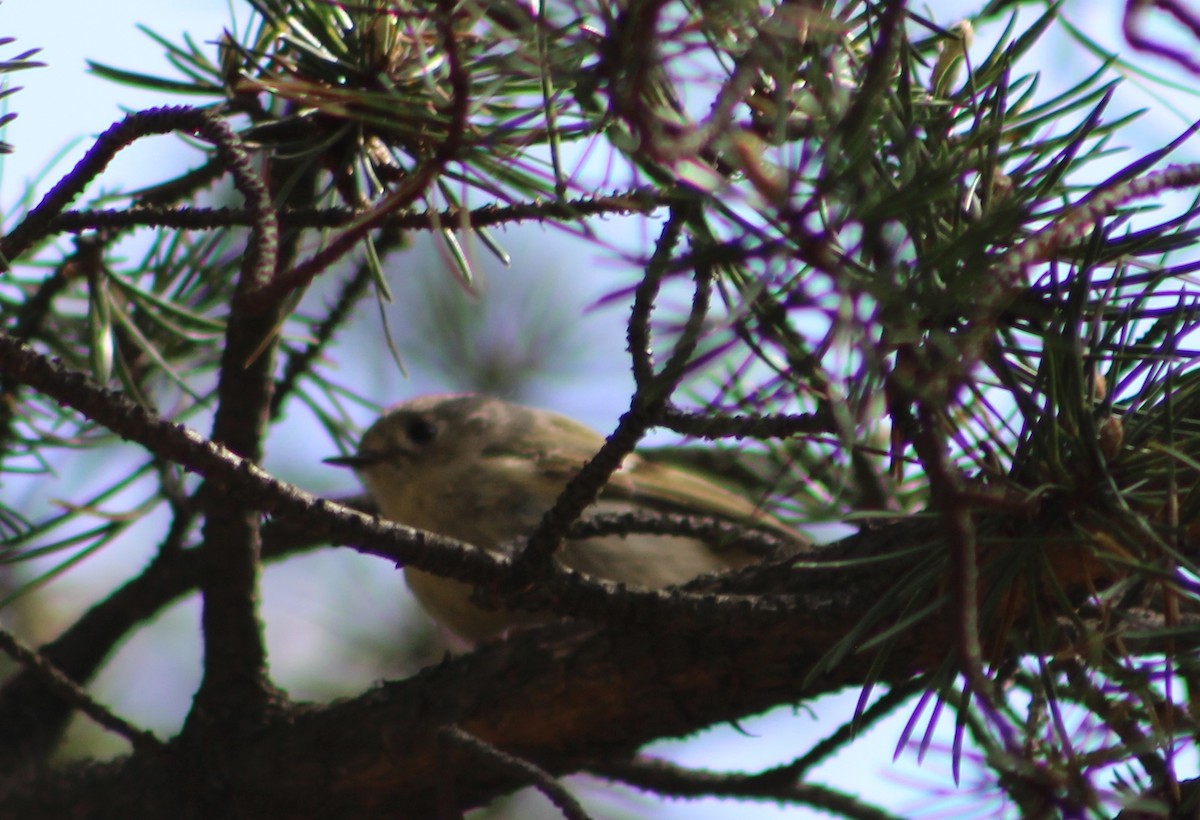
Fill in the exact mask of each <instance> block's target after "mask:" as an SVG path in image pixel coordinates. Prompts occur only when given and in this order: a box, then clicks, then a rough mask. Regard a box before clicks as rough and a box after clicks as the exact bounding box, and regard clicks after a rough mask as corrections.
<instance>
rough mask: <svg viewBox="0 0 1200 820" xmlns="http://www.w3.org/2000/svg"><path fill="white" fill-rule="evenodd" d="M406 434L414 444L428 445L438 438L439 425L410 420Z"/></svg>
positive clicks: (421, 420)
mask: <svg viewBox="0 0 1200 820" xmlns="http://www.w3.org/2000/svg"><path fill="white" fill-rule="evenodd" d="M404 434H405V435H406V436H408V440H409V441H411V442H412V443H413V444H428V443H429V442H431V441H433V439H434V438H435V437H436V436H437V425H435V424H434V423H433V422H431V421H428V420H427V419H421V418H416V419H410V420H409V422H408V424H407V425H406V426H405V428H404Z"/></svg>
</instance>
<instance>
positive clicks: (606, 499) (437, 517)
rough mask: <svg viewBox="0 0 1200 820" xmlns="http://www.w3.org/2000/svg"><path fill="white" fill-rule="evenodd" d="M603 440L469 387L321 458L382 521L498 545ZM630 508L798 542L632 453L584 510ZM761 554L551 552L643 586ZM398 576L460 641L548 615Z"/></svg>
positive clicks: (570, 546)
mask: <svg viewBox="0 0 1200 820" xmlns="http://www.w3.org/2000/svg"><path fill="white" fill-rule="evenodd" d="M603 444H604V437H603V436H602V435H600V433H598V432H596V431H595V430H593V429H591V428H590V427H588V426H586V425H584V424H582V423H580V422H578V421H575V420H574V419H571V418H569V417H568V416H564V415H562V414H559V413H555V412H552V411H549V410H542V409H538V408H533V407H526V406H523V405H519V404H514V403H511V402H508V401H505V400H503V399H499V398H495V397H491V396H485V395H479V394H439V395H427V396H420V397H417V398H413V399H410V400H408V401H405V402H402V403H400V404H397V405H395V406H393V407H391V408H389V409H387V410H386V411H385V412H384V413H383V415H382V416H381V417H380V418H379V419H378V420H377V421H375V423H374V424H372V425H371V426H370V427H369V428H368V429H367V431H366V432H365V433H364V434H363V437H362V440H361V442H360V443H359V446H358V450H357V452H356V453H355V454H354V455H350V456H339V457H334V458H331V459H326V462H327V463H331V464H334V465H337V466H344V467H351V468H353V469H354V471H355V473H356V474H357V475H358V477H359V479H360V481H361V482H362V483H363V485H364V486H365V488H366V490H367V492H368V494H369V495H370V496H371V498H372V500H373V501H374V502H375V504H376V505H377V506H378V508H379V511H380V513H382V515H383V516H384V517H386V518H389V519H391V520H393V521H397V522H399V523H402V524H406V525H408V526H410V527H414V528H417V529H421V530H426V531H428V532H433V533H437V534H439V535H443V536H447V537H449V538H454V539H457V540H460V541H465V542H468V543H470V544H473V545H474V546H476V547H479V548H481V549H484V550H488V551H492V552H504V551H506V550H510V549H511V548H512V545H513V544H514V543H519V541H517V539H519V538H521V537H522V536H528V535H529V534H531V533H532V532H533V530H534V529H535V528H536V527H537V525H538V523H539V522H540V521H541V519H542V517H543V515H544V514H545V513H546V512H547V511H548V510H549V509H550V508H551V507H552V506H553V505H554V503H555V501H556V499H557V498H558V496H559V494H560V493H561V492H562V490H563V488H564V487H565V486H566V485H567V482H568V481H570V480H571V478H572V477H574V475H575V474H576V473H578V471H579V470H580V469H581V468H582V467H583V465H584V464H585V463H586V462H587V461H588V460H589V459H590V458H591V457H592V456H594V455H595V454H596V453H597V451H599V449H600V448H601V446H602V445H603ZM639 511H658V512H671V513H683V514H690V515H700V516H709V517H715V518H719V519H723V520H726V521H729V522H733V523H738V524H743V525H745V526H747V527H750V528H754V529H759V530H764V531H766V532H768V533H770V534H772V535H774V536H776V538H777V539H779V540H780V541H781V542H782V543H784V544H785V545H787V547H786V548H785V551H786V552H794V551H799V550H801V549H803V548H805V547H806V546H808V541H807V539H806V538H805V537H804V536H803V535H802V534H801V533H799V532H797V531H796V530H794V529H792V528H790V527H788V526H786V525H785V524H783V523H782V522H780V521H779V520H777V519H776V518H774V517H773V516H771V515H769V514H768V513H766V512H765V511H763V510H762V509H760V508H759V506H757V505H755V504H754V503H753V502H751V501H750V500H749V499H747V498H745V497H743V496H740V495H737V494H735V493H733V492H730V491H729V490H727V489H725V488H723V487H721V486H719V485H718V484H716V483H714V482H713V481H710V480H709V479H707V478H705V477H703V476H701V475H700V474H698V473H695V472H692V471H689V470H686V469H682V468H680V467H675V466H671V465H669V464H664V463H659V462H656V461H654V460H652V459H650V458H644V457H642V456H640V455H638V454H636V453H634V454H630V455H629V456H627V457H626V458H625V459H624V460H623V462H622V464H621V466H620V468H619V469H617V470H616V471H615V472H614V473H613V475H612V477H611V479H610V480H609V482H608V483H607V484H606V485H605V487H604V488H603V490H602V492H601V494H600V497H599V500H598V501H597V503H596V504H594V505H593V506H591V507H590V508H588V509H587V510H586V511H585V513H584V517H585V518H587V517H590V516H593V515H597V514H604V513H629V512H639ZM762 557H763V556H762V555H761V554H759V555H756V554H752V553H750V552H748V551H746V550H745V549H743V548H724V547H723V546H722V545H721V544H713V543H706V542H705V541H703V540H701V539H698V538H694V537H690V536H674V535H653V534H628V535H607V536H599V537H592V538H584V539H578V540H570V541H567V542H566V543H565V544H563V545H562V547H560V549H559V551H558V552H557V553H556V558H557V559H558V560H559V561H561V562H562V564H564V565H565V566H567V567H569V568H571V569H573V570H577V571H579V572H582V573H585V574H587V575H591V576H595V577H597V578H602V579H607V580H610V581H617V582H624V583H627V584H638V585H641V586H643V587H650V588H663V587H668V586H672V585H675V584H682V583H686V582H687V581H690V580H692V579H694V578H697V577H699V576H701V575H705V574H707V573H711V572H717V571H721V570H728V569H735V568H740V567H744V566H747V565H749V564H751V563H754V562H756V561H758V560H761V559H762ZM404 574H405V580H406V581H407V583H408V586H409V588H410V589H411V590H412V592H413V594H414V596H415V597H416V599H417V601H418V602H419V603H420V604H421V606H422V607H423V608H424V609H425V610H426V612H428V613H429V614H430V615H431V616H432V617H433V619H434V620H435V621H437V622H438V623H440V624H441V625H442V626H444V627H446V628H447V629H449V630H450V631H451V632H453V633H454V634H456V635H458V636H459V637H460V638H462V639H464V640H466V641H467V642H469V643H472V644H475V643H478V642H480V641H482V640H485V639H488V638H492V637H495V636H497V635H500V634H503V633H506V632H508V631H509V630H510V629H512V628H514V627H517V626H522V625H527V624H533V623H540V622H545V621H547V620H549V619H551V618H553V617H554V616H553V615H551V614H549V613H544V612H543V613H538V612H533V613H530V612H517V611H513V610H491V609H485V608H483V607H480V606H479V605H477V604H475V603H474V602H472V601H471V587H470V586H469V585H468V584H465V583H462V582H460V581H456V580H453V579H449V578H442V577H439V576H437V575H433V574H431V573H428V572H425V571H423V570H420V569H416V568H414V567H405V569H404Z"/></svg>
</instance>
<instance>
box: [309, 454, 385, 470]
mask: <svg viewBox="0 0 1200 820" xmlns="http://www.w3.org/2000/svg"><path fill="white" fill-rule="evenodd" d="M386 457H387V456H386V455H385V454H384V453H372V452H365V453H355V454H354V455H352V456H334V457H333V458H326V459H322V460H321V463H322V464H332V465H333V466H334V467H349V468H350V469H352V470H361V469H363V468H364V467H370V466H371V465H372V464H378V463H379V462H380V461H382V460H383V459H385V458H386Z"/></svg>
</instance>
